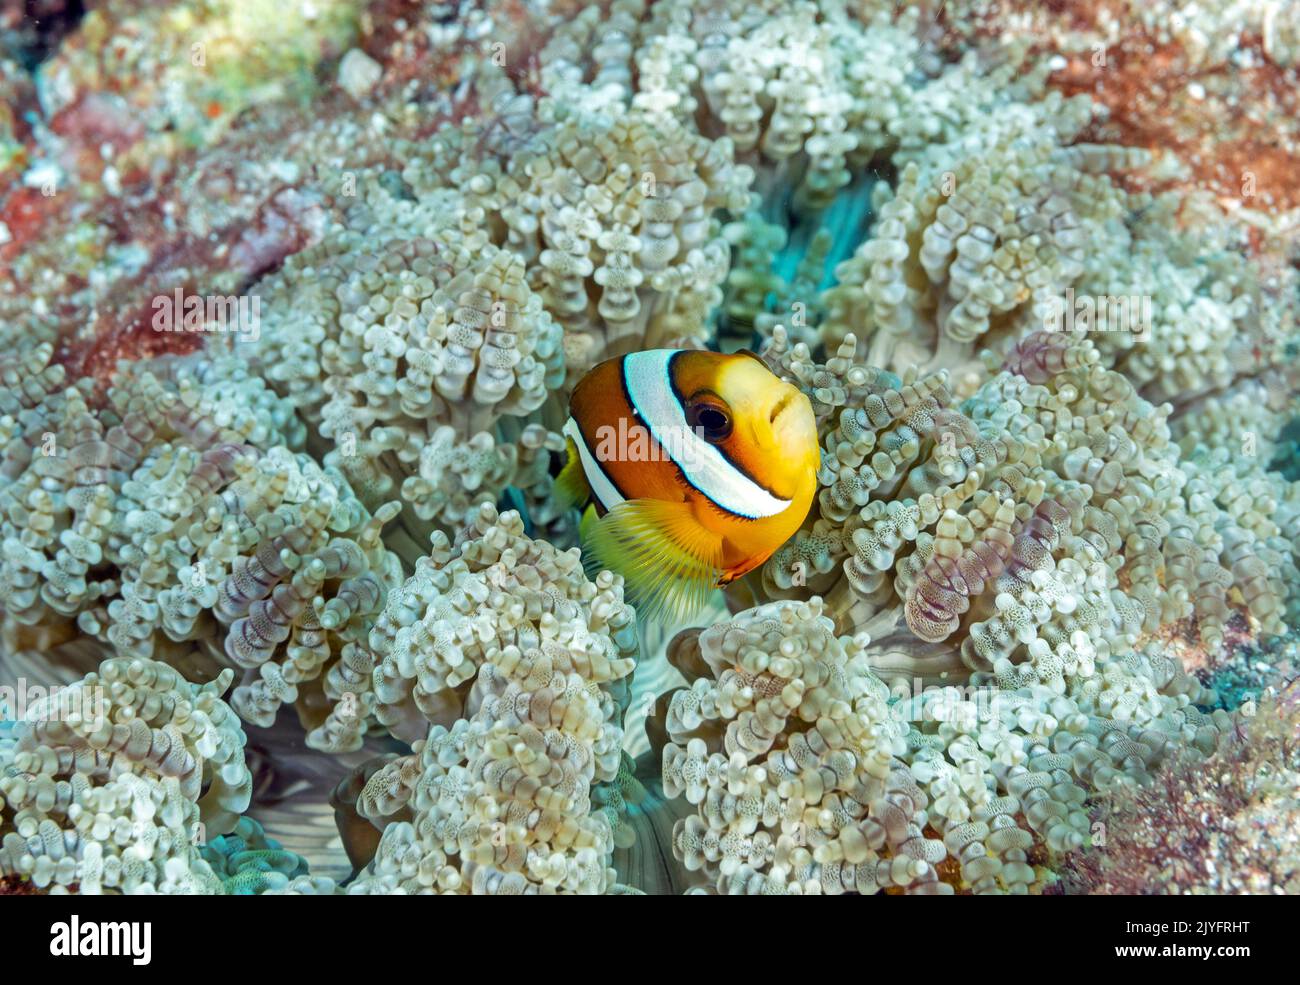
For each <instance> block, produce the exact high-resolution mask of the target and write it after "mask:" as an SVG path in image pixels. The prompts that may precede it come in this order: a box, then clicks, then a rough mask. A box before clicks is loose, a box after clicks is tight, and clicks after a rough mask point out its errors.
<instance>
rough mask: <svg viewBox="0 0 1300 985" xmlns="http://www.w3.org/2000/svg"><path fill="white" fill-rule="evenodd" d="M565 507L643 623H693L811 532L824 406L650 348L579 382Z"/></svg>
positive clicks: (764, 375) (561, 479) (740, 361)
mask: <svg viewBox="0 0 1300 985" xmlns="http://www.w3.org/2000/svg"><path fill="white" fill-rule="evenodd" d="M569 412H570V417H569V419H568V421H567V422H566V423H565V425H564V435H565V439H566V441H565V444H566V447H567V452H568V461H567V463H566V464H565V466H564V468H563V469H562V471H561V472H560V474H559V476H558V477H557V479H556V489H557V493H558V497H559V498H560V499H561V501H564V502H568V503H571V504H573V505H577V506H582V505H583V504H584V503H590V505H589V506H588V507H587V510H586V513H585V515H584V517H583V522H582V528H581V533H580V537H581V540H582V544H583V557H584V562H586V565H587V568H588V570H590V571H597V570H599V569H601V568H608V569H609V570H611V571H614V572H616V573H618V574H620V575H622V576H623V579H624V586H625V591H626V594H627V597H628V599H629V601H631V602H632V603H633V605H635V606H636V609H637V612H638V614H639V615H640V616H641V618H642V619H643V620H646V619H653V618H656V617H659V616H664V617H667V618H669V619H672V618H677V619H680V618H685V617H687V616H689V615H690V614H692V613H694V612H695V611H697V610H698V609H699V608H700V607H701V606H703V605H704V603H705V602H706V601H707V599H708V596H709V595H710V593H711V592H712V591H713V590H714V589H715V588H719V587H722V586H724V585H727V584H728V583H730V582H732V581H733V580H735V579H736V578H739V577H740V576H741V575H743V574H745V573H746V572H748V571H751V570H752V569H754V568H756V567H758V566H759V565H760V564H762V563H763V562H764V561H766V560H767V559H768V558H769V557H770V556H771V555H772V552H773V551H775V550H776V549H777V548H778V547H780V546H781V545H782V544H783V543H785V541H786V540H788V539H789V538H790V537H791V536H792V535H793V534H794V533H795V531H796V530H798V529H799V527H800V525H801V524H802V523H803V521H804V519H805V517H807V515H808V510H809V509H810V508H811V506H812V501H813V495H814V494H815V492H816V489H817V468H818V465H819V464H820V455H821V452H820V449H819V447H818V441H817V425H816V420H815V419H814V417H813V409H812V404H811V403H810V402H809V400H808V397H807V396H806V395H805V394H804V393H802V392H801V391H800V390H799V389H797V388H796V387H794V386H791V385H790V384H789V383H785V382H783V381H782V380H780V379H778V378H777V377H776V376H775V375H774V374H773V373H772V371H771V370H770V369H769V368H768V367H767V364H766V363H764V362H763V361H762V360H761V359H760V358H759V357H758V356H756V355H754V354H753V353H752V352H748V351H742V352H739V353H734V354H726V353H717V352H707V351H698V350H689V349H652V350H648V351H644V352H633V353H630V354H628V355H626V356H621V357H619V358H616V359H610V360H607V361H605V362H603V363H601V364H600V365H598V366H596V367H595V368H594V369H592V370H591V372H589V373H588V374H587V375H586V376H585V377H583V378H582V380H581V381H580V382H579V383H578V385H577V387H576V388H575V389H574V391H573V396H572V397H571V398H570V401H569Z"/></svg>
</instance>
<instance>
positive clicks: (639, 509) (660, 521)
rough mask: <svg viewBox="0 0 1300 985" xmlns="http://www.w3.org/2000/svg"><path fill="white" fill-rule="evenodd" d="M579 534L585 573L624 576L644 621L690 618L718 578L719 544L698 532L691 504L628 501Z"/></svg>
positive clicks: (627, 591)
mask: <svg viewBox="0 0 1300 985" xmlns="http://www.w3.org/2000/svg"><path fill="white" fill-rule="evenodd" d="M583 528H584V529H583V546H584V551H583V556H584V558H585V560H586V563H587V567H588V570H589V571H591V572H593V573H594V572H596V571H599V570H600V569H601V568H608V569H609V570H610V571H614V572H617V573H618V574H620V575H622V576H623V582H624V591H625V594H626V596H627V599H628V601H629V602H631V603H632V605H633V606H635V607H636V611H637V616H638V617H639V618H640V619H641V620H642V621H646V620H651V619H659V618H663V619H665V620H684V619H687V618H689V617H690V616H692V615H693V614H695V613H696V612H698V611H699V610H700V609H701V608H703V607H704V605H705V604H706V603H707V602H708V599H709V596H710V595H711V594H712V593H713V590H714V589H715V588H716V587H717V585H718V580H719V579H720V578H721V576H722V538H721V537H719V536H718V535H717V534H715V533H712V532H711V531H709V530H707V529H705V528H704V527H702V526H700V524H699V522H698V521H697V520H696V519H695V516H694V513H693V512H692V510H691V506H690V504H689V503H669V502H665V501H663V500H658V499H630V500H628V501H626V502H623V503H619V504H618V505H617V506H615V507H614V508H613V509H611V510H610V511H609V512H608V513H606V514H605V515H604V516H603V517H601V518H600V519H599V520H597V521H595V522H594V523H590V524H588V523H584V524H583Z"/></svg>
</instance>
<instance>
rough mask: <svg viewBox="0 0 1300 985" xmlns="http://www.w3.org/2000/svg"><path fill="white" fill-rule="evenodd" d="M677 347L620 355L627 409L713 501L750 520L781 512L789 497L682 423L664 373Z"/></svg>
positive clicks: (683, 417) (683, 414)
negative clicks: (761, 482)
mask: <svg viewBox="0 0 1300 985" xmlns="http://www.w3.org/2000/svg"><path fill="white" fill-rule="evenodd" d="M678 351H680V350H677V349H651V350H650V351H648V352H634V353H632V354H631V355H629V356H626V357H625V358H624V360H623V381H624V383H625V384H626V386H627V392H628V396H629V397H631V399H632V409H633V410H635V411H636V412H637V414H638V415H639V416H640V417H641V420H642V421H643V422H644V423H645V425H646V427H648V428H649V429H650V433H651V434H652V435H654V437H655V440H656V441H658V442H659V443H660V445H662V446H663V448H664V450H665V451H666V452H668V453H669V455H670V456H671V457H672V460H673V462H674V463H675V464H676V465H677V467H678V468H679V469H681V472H682V476H683V477H684V478H685V479H686V481H687V482H689V483H690V484H691V485H692V486H694V487H695V488H696V489H698V490H699V491H700V492H702V493H703V494H704V495H705V496H707V497H709V499H711V500H712V501H713V502H714V503H715V504H716V505H717V506H719V507H721V508H722V509H724V510H727V511H729V512H731V513H735V514H736V515H737V516H744V517H749V518H750V519H751V520H755V519H758V518H760V517H765V516H776V515H777V514H778V513H783V512H785V510H786V508H787V507H789V505H790V500H788V499H778V498H777V497H775V496H773V495H772V494H771V493H770V492H768V491H767V490H766V489H764V488H763V487H762V486H760V485H759V484H758V483H756V482H754V480H753V479H751V478H750V477H749V476H747V475H745V474H744V473H743V472H741V471H740V470H739V469H737V468H736V467H735V466H734V465H732V464H731V463H730V462H729V461H727V459H726V457H725V456H724V455H723V454H722V452H720V451H718V449H717V448H715V447H714V446H713V445H711V444H709V443H708V442H707V441H705V440H704V439H703V438H701V437H700V436H699V435H698V434H696V433H695V431H694V430H693V429H692V428H691V427H690V425H689V424H687V422H686V409H685V408H684V407H682V404H681V401H680V400H678V399H677V395H676V394H675V393H674V392H673V386H672V380H671V378H670V377H669V365H670V361H671V360H672V357H673V355H674V353H676V352H678ZM661 435H663V436H665V437H663V438H661V437H660V436H661ZM669 436H672V437H669Z"/></svg>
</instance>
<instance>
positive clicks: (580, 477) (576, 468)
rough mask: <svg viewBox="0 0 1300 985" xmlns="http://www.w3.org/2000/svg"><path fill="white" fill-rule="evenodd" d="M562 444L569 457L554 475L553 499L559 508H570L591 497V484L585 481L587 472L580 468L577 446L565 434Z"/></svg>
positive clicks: (580, 504) (580, 461)
mask: <svg viewBox="0 0 1300 985" xmlns="http://www.w3.org/2000/svg"><path fill="white" fill-rule="evenodd" d="M564 445H565V450H566V452H567V453H568V456H569V458H568V461H566V462H565V463H564V468H562V469H560V474H559V475H557V476H556V477H555V499H556V502H557V503H558V504H559V506H560V508H561V509H570V508H572V507H575V506H582V504H583V503H585V502H587V500H589V499H591V484H590V483H588V482H587V474H586V473H585V472H584V471H583V470H582V459H581V457H580V456H579V455H578V446H577V445H576V444H574V441H573V439H572V438H570V437H568V436H567V435H566V436H565V439H564Z"/></svg>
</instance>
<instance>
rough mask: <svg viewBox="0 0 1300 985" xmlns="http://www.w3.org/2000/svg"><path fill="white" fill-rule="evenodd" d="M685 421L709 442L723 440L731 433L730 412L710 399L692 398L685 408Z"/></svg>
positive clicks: (715, 442) (713, 442) (714, 442)
mask: <svg viewBox="0 0 1300 985" xmlns="http://www.w3.org/2000/svg"><path fill="white" fill-rule="evenodd" d="M686 423H687V424H689V425H690V426H691V428H693V429H694V430H695V431H696V433H698V434H700V435H701V436H702V437H703V438H704V440H705V441H707V442H709V443H710V444H717V443H718V442H719V441H725V440H726V439H727V436H728V435H729V434H731V414H729V413H728V412H727V408H726V407H724V406H722V405H721V404H718V403H716V402H714V401H712V400H694V401H692V402H691V403H690V405H689V406H688V407H687V408H686Z"/></svg>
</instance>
